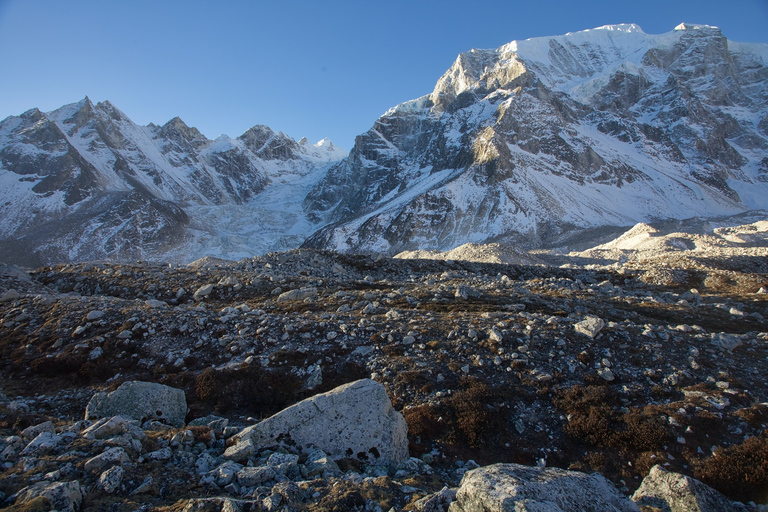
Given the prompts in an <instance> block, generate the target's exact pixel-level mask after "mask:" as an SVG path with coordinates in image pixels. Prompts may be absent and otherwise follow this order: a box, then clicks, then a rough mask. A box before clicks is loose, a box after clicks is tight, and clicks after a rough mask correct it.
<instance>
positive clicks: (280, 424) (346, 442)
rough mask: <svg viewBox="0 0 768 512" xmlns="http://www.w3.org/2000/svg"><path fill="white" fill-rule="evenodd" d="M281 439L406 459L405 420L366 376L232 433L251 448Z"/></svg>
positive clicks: (381, 459)
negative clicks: (249, 441)
mask: <svg viewBox="0 0 768 512" xmlns="http://www.w3.org/2000/svg"><path fill="white" fill-rule="evenodd" d="M286 438H289V439H291V440H292V441H293V442H295V443H297V444H299V445H300V446H309V445H314V446H316V447H317V448H320V449H321V450H323V451H324V452H325V453H327V454H328V455H329V456H330V457H332V458H334V459H340V458H344V457H350V456H352V457H358V458H359V459H361V460H364V461H368V462H373V463H376V464H387V465H390V464H391V465H397V464H400V463H402V462H404V461H406V460H408V438H407V430H406V426H405V420H404V419H403V416H402V415H401V414H400V413H399V412H397V411H395V410H394V409H393V408H392V403H391V402H390V401H389V398H388V397H387V393H386V390H385V389H384V386H383V385H382V384H380V383H378V382H375V381H373V380H370V379H363V380H358V381H355V382H351V383H349V384H345V385H343V386H339V387H338V388H336V389H333V390H331V391H328V392H327V393H321V394H319V395H315V396H313V397H310V398H307V399H306V400H302V401H301V402H299V403H297V404H294V405H292V406H291V407H289V408H287V409H284V410H283V411H280V412H279V413H277V414H275V415H274V416H271V417H269V418H267V419H265V420H264V421H262V422H261V423H257V424H256V425H252V426H250V427H247V428H245V429H244V430H242V431H241V432H240V433H239V434H237V440H238V441H239V442H244V441H246V440H248V439H250V440H252V441H253V443H254V445H255V446H256V447H257V448H261V447H266V446H270V445H272V444H275V443H276V442H277V441H278V439H286Z"/></svg>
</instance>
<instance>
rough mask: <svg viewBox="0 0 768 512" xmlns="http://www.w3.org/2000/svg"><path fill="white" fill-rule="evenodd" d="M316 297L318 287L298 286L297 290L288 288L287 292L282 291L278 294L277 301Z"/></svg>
mask: <svg viewBox="0 0 768 512" xmlns="http://www.w3.org/2000/svg"><path fill="white" fill-rule="evenodd" d="M315 297H317V288H316V287H314V286H307V287H304V288H297V289H295V290H288V291H287V292H285V293H281V294H280V295H278V296H277V302H286V301H289V300H304V299H313V298H315Z"/></svg>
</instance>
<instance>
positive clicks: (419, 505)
mask: <svg viewBox="0 0 768 512" xmlns="http://www.w3.org/2000/svg"><path fill="white" fill-rule="evenodd" d="M455 499H456V491H454V490H453V489H449V488H448V487H443V488H442V489H441V490H440V491H438V492H436V493H434V494H430V495H429V496H424V497H423V498H421V499H420V500H418V501H417V502H416V503H414V504H413V510H416V511H417V512H445V511H446V510H448V507H450V506H451V503H453V501H454V500H455Z"/></svg>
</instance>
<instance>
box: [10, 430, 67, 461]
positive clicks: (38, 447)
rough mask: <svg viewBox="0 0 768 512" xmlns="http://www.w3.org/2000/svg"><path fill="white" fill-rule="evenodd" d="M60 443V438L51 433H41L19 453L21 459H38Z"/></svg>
mask: <svg viewBox="0 0 768 512" xmlns="http://www.w3.org/2000/svg"><path fill="white" fill-rule="evenodd" d="M60 443H61V436H58V435H56V434H55V433H51V432H41V433H40V434H38V435H37V437H35V438H34V439H33V440H32V441H30V442H29V444H27V446H26V447H25V448H24V449H23V450H22V451H21V453H20V454H19V455H21V456H22V457H40V456H41V455H45V454H46V453H48V452H50V451H53V450H54V449H56V447H57V446H59V444H60Z"/></svg>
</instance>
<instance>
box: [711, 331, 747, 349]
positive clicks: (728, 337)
mask: <svg viewBox="0 0 768 512" xmlns="http://www.w3.org/2000/svg"><path fill="white" fill-rule="evenodd" d="M710 342H711V343H712V344H713V345H715V346H718V347H720V348H722V349H724V350H735V349H737V348H738V347H740V346H741V345H742V343H743V342H742V341H741V338H739V337H738V336H734V335H733V334H726V333H724V332H713V333H712V334H711V335H710Z"/></svg>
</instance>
